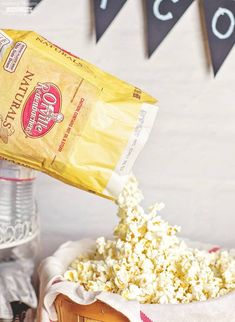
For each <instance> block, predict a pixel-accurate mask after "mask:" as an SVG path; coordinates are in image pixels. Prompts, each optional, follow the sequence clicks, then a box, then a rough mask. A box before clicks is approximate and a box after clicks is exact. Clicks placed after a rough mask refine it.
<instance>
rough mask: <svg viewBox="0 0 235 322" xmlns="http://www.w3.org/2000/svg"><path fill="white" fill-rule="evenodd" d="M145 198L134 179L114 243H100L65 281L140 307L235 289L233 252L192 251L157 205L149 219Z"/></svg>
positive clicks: (122, 201)
mask: <svg viewBox="0 0 235 322" xmlns="http://www.w3.org/2000/svg"><path fill="white" fill-rule="evenodd" d="M142 200H143V195H142V193H141V191H140V190H139V188H138V183H137V181H136V179H135V178H134V177H131V178H130V180H129V182H128V184H127V185H126V186H125V188H124V190H123V191H122V193H121V194H120V196H119V198H118V200H117V204H118V216H119V217H120V221H119V223H118V225H117V226H116V228H115V229H114V239H113V240H106V239H105V238H104V237H100V238H98V239H97V241H96V251H95V252H94V253H93V254H92V255H91V256H90V257H89V258H87V257H84V258H82V257H81V258H78V259H76V260H75V261H74V262H73V263H72V264H71V266H70V268H69V270H68V271H67V272H66V273H65V275H64V277H65V279H67V280H69V281H74V282H79V283H80V284H81V285H83V287H84V288H85V289H86V290H88V291H107V292H113V293H118V294H120V295H121V296H123V297H124V298H125V299H127V300H138V301H139V302H140V303H159V304H166V303H189V302H192V301H204V300H207V299H210V298H216V297H219V296H221V295H224V294H227V293H228V292H230V291H232V290H234V289H235V259H234V258H233V257H232V256H231V254H229V252H228V251H217V252H214V253H209V252H207V251H202V250H198V249H193V248H190V247H188V246H187V244H186V243H185V242H184V241H182V240H181V239H180V238H178V237H177V236H176V234H177V233H178V232H179V231H180V227H178V226H170V225H169V224H168V223H167V222H166V221H164V220H163V219H162V218H161V217H160V216H159V214H158V213H159V211H160V210H161V209H162V208H163V207H164V205H163V204H162V203H161V204H157V203H156V204H155V205H154V206H153V207H151V208H150V209H149V211H148V212H147V213H146V212H145V211H144V209H143V207H141V205H140V203H141V201H142Z"/></svg>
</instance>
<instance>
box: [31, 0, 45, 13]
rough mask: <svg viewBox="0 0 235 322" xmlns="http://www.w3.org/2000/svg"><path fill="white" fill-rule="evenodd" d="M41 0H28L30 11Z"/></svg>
mask: <svg viewBox="0 0 235 322" xmlns="http://www.w3.org/2000/svg"><path fill="white" fill-rule="evenodd" d="M41 1H42V0H29V10H30V12H31V11H33V9H34V8H35V7H37V5H38V4H39V3H40V2H41Z"/></svg>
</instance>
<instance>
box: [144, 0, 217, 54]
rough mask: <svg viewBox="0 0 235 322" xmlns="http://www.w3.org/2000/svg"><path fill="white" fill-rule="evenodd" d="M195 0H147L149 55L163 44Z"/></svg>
mask: <svg viewBox="0 0 235 322" xmlns="http://www.w3.org/2000/svg"><path fill="white" fill-rule="evenodd" d="M193 1H194V0H145V2H146V11H147V27H148V28H147V32H148V56H149V57H150V56H151V55H152V53H153V52H154V51H155V49H156V48H157V47H158V46H159V45H160V44H161V42H162V41H163V40H164V38H165V37H166V36H167V34H168V33H169V31H170V30H171V29H172V28H173V27H174V25H175V24H176V23H177V21H178V20H179V19H180V18H181V17H182V15H183V14H184V13H185V11H186V10H187V9H188V7H189V6H190V5H191V4H192V3H193ZM213 1H215V0H213Z"/></svg>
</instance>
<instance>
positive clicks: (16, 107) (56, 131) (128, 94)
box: [0, 30, 157, 199]
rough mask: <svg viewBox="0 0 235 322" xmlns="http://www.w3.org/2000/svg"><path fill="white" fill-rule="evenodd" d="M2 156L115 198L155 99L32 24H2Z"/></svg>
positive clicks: (150, 121)
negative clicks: (8, 26)
mask: <svg viewBox="0 0 235 322" xmlns="http://www.w3.org/2000/svg"><path fill="white" fill-rule="evenodd" d="M0 84H1V86H0V156H1V157H2V158H5V159H7V160H10V161H14V162H17V163H19V164H22V165H25V166H28V167H32V168H34V169H37V170H40V171H43V172H45V173H47V174H49V175H51V176H53V177H55V178H57V179H60V180H62V181H64V182H66V183H68V184H70V185H73V186H76V187H78V188H81V189H84V190H87V191H90V192H93V193H96V194H98V195H102V196H105V197H107V198H111V199H113V198H116V197H117V195H118V194H119V192H120V190H121V189H122V187H123V184H124V183H125V181H126V178H127V176H128V175H129V173H130V171H131V168H132V165H133V163H134V161H135V159H136V158H137V156H138V154H139V152H140V150H141V149H142V147H143V146H144V144H145V142H146V140H147V138H148V136H149V133H150V131H151V128H152V125H153V122H154V119H155V116H156V112H157V107H156V106H154V104H155V103H156V100H155V99H154V98H153V97H151V96H149V95H148V94H146V93H144V92H142V91H141V90H140V89H138V88H136V87H134V86H132V85H129V84H127V83H125V82H123V81H121V80H119V79H117V78H115V77H113V76H111V75H109V74H107V73H105V72H103V71H102V70H100V69H98V68H97V67H95V66H93V65H91V64H90V63H87V62H86V61H84V60H82V59H80V58H78V57H75V56H74V55H72V54H70V53H68V52H66V51H64V50H62V49H61V48H59V47H57V46H55V45H53V44H52V43H50V42H49V41H48V40H46V39H45V38H43V37H41V36H40V35H38V34H36V33H34V32H32V31H18V30H0Z"/></svg>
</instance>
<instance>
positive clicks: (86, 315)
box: [55, 295, 129, 322]
mask: <svg viewBox="0 0 235 322" xmlns="http://www.w3.org/2000/svg"><path fill="white" fill-rule="evenodd" d="M55 305H56V311H57V314H58V318H59V322H128V321H129V320H128V319H127V318H126V317H124V315H123V314H121V313H120V312H117V311H116V310H114V309H113V308H111V307H110V306H108V305H106V304H104V303H102V302H100V301H97V302H95V303H93V304H90V305H79V304H76V303H74V302H73V301H71V300H70V299H69V298H67V297H65V296H64V295H59V296H58V297H57V299H56V301H55Z"/></svg>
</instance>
